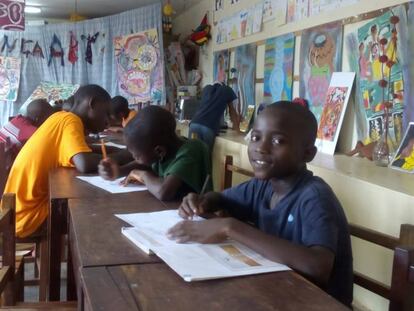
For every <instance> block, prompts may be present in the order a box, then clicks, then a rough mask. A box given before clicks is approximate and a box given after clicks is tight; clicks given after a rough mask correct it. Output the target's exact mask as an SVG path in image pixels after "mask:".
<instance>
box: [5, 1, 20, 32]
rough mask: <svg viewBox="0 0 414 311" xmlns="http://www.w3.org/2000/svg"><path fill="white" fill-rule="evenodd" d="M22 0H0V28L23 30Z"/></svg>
mask: <svg viewBox="0 0 414 311" xmlns="http://www.w3.org/2000/svg"><path fill="white" fill-rule="evenodd" d="M24 7H25V1H24V0H0V29H1V30H20V31H23V30H24V25H25V18H24Z"/></svg>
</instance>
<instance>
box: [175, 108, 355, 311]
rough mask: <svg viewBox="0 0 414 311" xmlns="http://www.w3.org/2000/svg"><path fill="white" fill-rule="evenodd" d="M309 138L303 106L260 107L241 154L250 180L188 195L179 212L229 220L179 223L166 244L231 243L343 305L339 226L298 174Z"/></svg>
mask: <svg viewBox="0 0 414 311" xmlns="http://www.w3.org/2000/svg"><path fill="white" fill-rule="evenodd" d="M316 132H317V122H316V119H315V117H314V116H313V114H312V113H311V112H310V111H309V110H308V109H307V108H305V107H304V106H302V105H300V104H297V103H291V102H286V101H281V102H278V103H275V104H272V105H270V106H268V107H266V109H265V110H264V112H262V113H261V114H260V115H259V116H258V118H257V121H256V122H255V124H254V127H253V130H252V134H251V141H250V143H249V148H248V153H249V159H250V163H251V165H252V167H253V169H254V173H255V178H253V179H252V180H250V181H248V182H246V183H243V184H241V185H238V186H236V187H233V188H231V189H227V190H225V191H224V192H222V193H214V192H210V193H207V194H206V195H204V196H199V195H196V194H189V195H188V196H186V197H185V198H184V200H183V202H182V204H181V206H180V209H179V213H180V215H181V216H182V217H183V218H186V219H189V218H190V219H191V218H192V216H193V215H195V214H196V215H203V214H206V213H211V212H215V211H217V210H220V209H221V210H225V211H227V212H228V213H229V214H230V216H232V217H223V218H212V219H209V220H206V221H203V222H193V221H183V222H181V223H179V224H177V225H176V226H175V227H173V228H171V229H170V231H169V235H170V238H172V239H175V240H177V241H178V242H181V243H185V242H188V241H196V242H201V243H216V242H221V241H223V240H225V239H232V240H236V241H239V242H241V243H243V244H245V245H247V246H248V247H250V248H251V249H253V250H255V251H257V252H258V253H260V254H262V255H264V256H265V257H267V258H268V259H270V260H273V261H276V262H279V263H283V264H286V265H288V266H289V267H291V268H292V269H294V270H295V271H297V272H298V273H300V274H302V275H304V276H305V277H306V278H308V279H310V280H311V281H312V282H314V283H316V284H317V285H318V286H320V287H322V288H323V289H325V290H326V291H327V292H328V293H329V294H331V295H332V296H333V297H335V298H336V299H338V300H339V301H341V302H342V303H344V304H345V305H347V306H351V303H352V286H353V279H352V275H353V274H352V251H351V243H350V236H349V231H348V224H347V220H346V217H345V214H344V212H343V210H342V207H341V204H340V203H339V201H338V200H337V198H336V196H335V194H334V193H333V191H332V189H331V188H330V187H329V186H328V185H327V184H326V183H325V182H324V181H323V180H322V179H321V178H319V177H316V176H313V174H312V172H310V171H308V170H307V169H306V163H307V162H310V161H311V160H312V159H313V158H314V156H315V154H316V148H315V146H314V142H315V138H316ZM251 224H253V226H252V225H251Z"/></svg>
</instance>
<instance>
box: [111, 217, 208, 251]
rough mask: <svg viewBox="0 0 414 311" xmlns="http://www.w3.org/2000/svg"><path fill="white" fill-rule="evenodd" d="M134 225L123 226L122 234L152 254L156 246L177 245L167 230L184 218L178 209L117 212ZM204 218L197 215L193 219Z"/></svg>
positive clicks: (199, 219)
mask: <svg viewBox="0 0 414 311" xmlns="http://www.w3.org/2000/svg"><path fill="white" fill-rule="evenodd" d="M115 216H116V217H118V218H120V219H122V220H123V221H125V222H127V223H128V224H130V225H131V226H133V227H124V228H122V231H121V232H122V234H123V235H125V236H126V237H127V238H128V239H130V240H131V241H132V242H133V243H134V244H135V245H136V246H138V247H139V248H140V249H142V250H143V251H144V252H145V253H147V254H151V253H152V249H154V248H156V247H165V246H171V245H176V244H177V242H175V241H174V240H170V239H169V238H167V231H168V229H170V228H171V227H173V226H175V225H176V224H177V223H179V222H180V221H183V219H182V218H181V217H180V216H179V215H178V211H177V210H167V211H161V212H154V213H132V214H115ZM201 220H204V219H203V218H201V217H199V216H195V217H194V218H193V221H201Z"/></svg>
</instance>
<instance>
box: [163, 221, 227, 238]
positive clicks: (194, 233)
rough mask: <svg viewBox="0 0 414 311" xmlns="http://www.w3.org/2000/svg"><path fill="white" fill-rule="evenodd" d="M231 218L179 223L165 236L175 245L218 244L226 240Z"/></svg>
mask: <svg viewBox="0 0 414 311" xmlns="http://www.w3.org/2000/svg"><path fill="white" fill-rule="evenodd" d="M232 222H233V218H213V219H209V220H204V221H187V220H184V221H181V222H179V223H178V224H176V225H175V226H174V227H172V228H171V229H169V230H168V232H167V236H168V238H169V239H171V240H175V241H176V242H177V243H187V242H199V243H220V242H223V241H225V240H226V239H227V232H228V230H229V228H230V226H231V224H232Z"/></svg>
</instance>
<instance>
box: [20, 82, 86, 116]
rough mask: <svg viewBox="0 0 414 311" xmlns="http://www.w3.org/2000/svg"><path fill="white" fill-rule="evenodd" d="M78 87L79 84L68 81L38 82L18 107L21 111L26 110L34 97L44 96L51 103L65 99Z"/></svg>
mask: <svg viewBox="0 0 414 311" xmlns="http://www.w3.org/2000/svg"><path fill="white" fill-rule="evenodd" d="M78 88H79V84H69V83H53V82H43V81H42V82H40V85H38V86H37V87H36V89H35V90H34V91H33V93H32V95H30V97H29V98H28V99H27V100H26V101H25V102H24V104H23V106H22V107H21V108H20V111H21V112H24V111H25V110H26V107H27V105H28V104H29V103H30V102H31V101H32V100H34V99H38V98H46V99H47V101H48V102H49V103H51V104H54V102H55V101H57V100H60V99H63V100H64V99H67V98H69V97H70V96H72V95H73V94H74V93H75V92H76V91H77V90H78Z"/></svg>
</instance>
